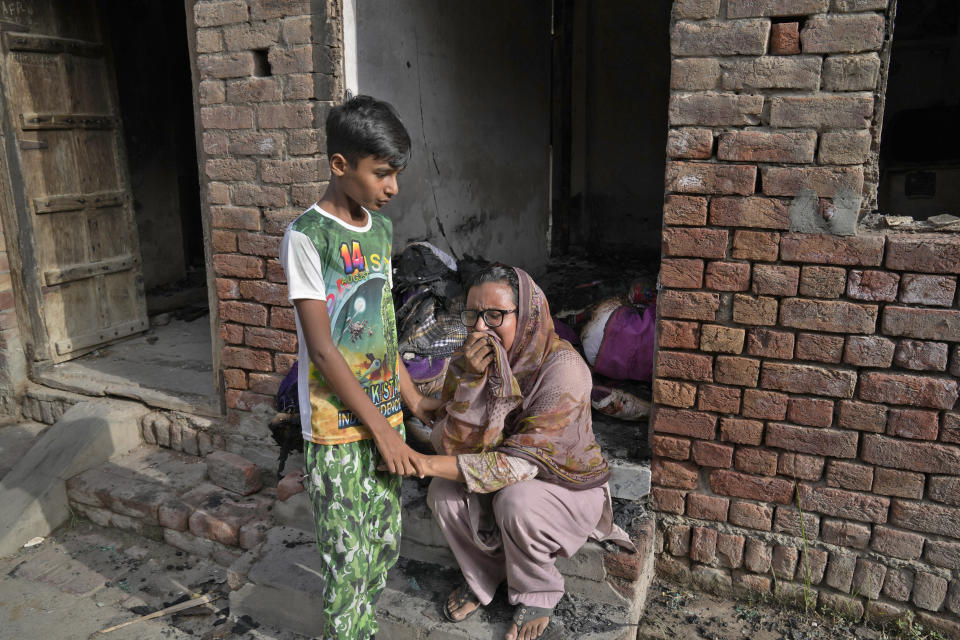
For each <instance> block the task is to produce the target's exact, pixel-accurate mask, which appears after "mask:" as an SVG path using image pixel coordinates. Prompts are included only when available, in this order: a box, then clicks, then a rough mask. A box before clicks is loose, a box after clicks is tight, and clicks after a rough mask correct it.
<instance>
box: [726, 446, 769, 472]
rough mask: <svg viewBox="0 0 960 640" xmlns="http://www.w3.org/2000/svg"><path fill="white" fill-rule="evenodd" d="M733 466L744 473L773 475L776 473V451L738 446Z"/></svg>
mask: <svg viewBox="0 0 960 640" xmlns="http://www.w3.org/2000/svg"><path fill="white" fill-rule="evenodd" d="M734 466H735V468H736V469H737V471H743V472H744V473H753V474H756V475H760V476H775V475H777V452H776V451H769V450H767V449H750V448H743V447H738V448H737V454H736V458H735V462H734Z"/></svg>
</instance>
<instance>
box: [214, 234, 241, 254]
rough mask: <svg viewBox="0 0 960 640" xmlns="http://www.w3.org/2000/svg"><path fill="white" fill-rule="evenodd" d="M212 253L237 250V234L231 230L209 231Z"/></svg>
mask: <svg viewBox="0 0 960 640" xmlns="http://www.w3.org/2000/svg"><path fill="white" fill-rule="evenodd" d="M210 237H211V240H212V244H213V251H214V253H235V252H236V250H237V234H235V233H234V232H232V231H221V230H220V229H213V230H212V231H211V232H210Z"/></svg>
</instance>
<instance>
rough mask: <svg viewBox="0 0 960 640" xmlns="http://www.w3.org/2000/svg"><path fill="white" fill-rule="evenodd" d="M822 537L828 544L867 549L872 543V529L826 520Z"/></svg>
mask: <svg viewBox="0 0 960 640" xmlns="http://www.w3.org/2000/svg"><path fill="white" fill-rule="evenodd" d="M820 537H821V538H822V539H823V541H824V542H826V543H827V544H833V545H837V546H839V547H847V548H853V549H866V548H867V543H868V542H870V527H868V526H867V525H863V524H860V523H857V522H848V521H846V520H833V519H831V518H825V519H824V521H823V526H822V527H821V528H820Z"/></svg>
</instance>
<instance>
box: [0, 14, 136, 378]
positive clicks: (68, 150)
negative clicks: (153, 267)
mask: <svg viewBox="0 0 960 640" xmlns="http://www.w3.org/2000/svg"><path fill="white" fill-rule="evenodd" d="M34 6H35V7H37V9H36V12H35V13H33V14H32V15H31V16H28V18H29V19H27V20H25V21H24V23H23V24H19V25H9V24H8V25H6V29H4V30H3V31H2V46H3V51H2V65H0V67H2V68H0V73H2V81H3V91H4V100H3V102H4V103H5V106H6V114H4V115H5V117H4V122H5V128H7V129H8V134H9V135H7V136H6V138H7V145H8V149H7V159H8V161H10V164H11V165H12V166H13V168H14V170H12V171H11V176H12V177H13V180H12V183H13V188H14V189H15V190H20V191H21V193H17V194H14V195H15V198H14V199H15V201H16V202H17V203H18V207H17V208H18V209H19V211H18V212H17V223H18V225H19V226H20V227H21V228H20V230H19V231H20V233H19V237H20V240H21V242H26V243H28V244H29V245H30V246H29V247H26V248H25V249H26V250H22V251H21V258H22V268H23V270H24V271H25V272H27V271H32V273H29V274H27V273H25V274H24V283H25V287H30V283H35V285H34V286H35V287H36V288H38V289H39V293H37V292H35V291H27V292H26V294H27V295H26V296H25V297H26V298H27V300H28V301H29V302H28V303H29V304H32V305H36V306H39V309H36V310H34V309H31V310H30V311H31V317H33V318H37V317H39V318H40V319H41V322H40V325H41V326H34V327H33V328H32V329H33V345H34V349H33V350H34V359H35V360H47V361H49V360H52V361H54V362H60V361H63V360H68V359H70V358H74V357H76V356H78V355H81V354H83V353H85V352H88V351H90V350H91V349H93V348H95V347H97V346H99V345H103V344H107V343H109V342H112V341H115V340H118V339H120V338H123V337H126V336H129V335H131V334H134V333H138V332H141V331H144V330H146V329H147V328H148V326H149V322H148V320H147V313H146V300H145V296H144V291H143V278H142V275H141V268H140V252H139V246H138V241H137V230H136V223H135V219H134V215H133V209H132V197H131V193H130V184H129V178H128V175H127V168H126V156H125V153H124V149H123V137H122V129H121V123H120V118H119V108H118V105H117V101H116V92H115V90H114V86H113V82H114V76H113V70H112V68H111V65H110V62H109V58H108V56H107V54H106V47H105V46H104V45H103V42H102V39H101V34H100V30H99V26H98V22H97V19H96V12H95V10H94V7H93V3H92V2H89V1H88V0H54V1H52V2H43V3H41V2H37V3H34ZM10 146H13V147H14V149H13V150H11V149H10V148H9V147H10ZM8 242H10V239H9V238H8ZM21 249H24V248H21Z"/></svg>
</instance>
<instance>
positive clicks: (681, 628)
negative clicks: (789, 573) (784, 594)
mask: <svg viewBox="0 0 960 640" xmlns="http://www.w3.org/2000/svg"><path fill="white" fill-rule="evenodd" d="M746 638H749V639H750V640H908V639H909V640H946V639H945V638H944V636H942V635H941V634H939V633H937V632H935V631H928V630H926V629H924V628H922V627H921V626H920V625H917V624H916V623H913V625H912V626H909V624H908V623H906V622H903V623H901V624H900V625H892V626H891V627H889V628H886V629H877V628H873V627H871V626H867V625H864V624H859V623H857V622H855V621H853V620H850V619H847V618H845V617H844V616H843V615H841V614H836V613H829V612H827V613H823V612H812V613H805V612H803V611H801V610H798V609H795V608H793V607H792V606H791V604H790V603H787V602H782V601H780V602H778V601H777V600H776V599H775V598H774V597H772V596H770V597H768V598H764V599H759V598H758V599H753V600H749V599H745V600H732V599H729V598H720V597H717V596H714V595H710V594H707V593H695V592H692V591H690V590H688V589H686V588H685V587H682V586H678V585H675V584H672V583H669V582H666V581H663V580H660V579H658V580H656V581H655V582H654V583H653V584H652V585H651V586H650V592H649V595H648V596H647V606H646V609H645V611H644V614H643V619H642V620H641V621H640V629H639V632H638V634H637V640H701V639H702V640H744V639H746Z"/></svg>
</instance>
